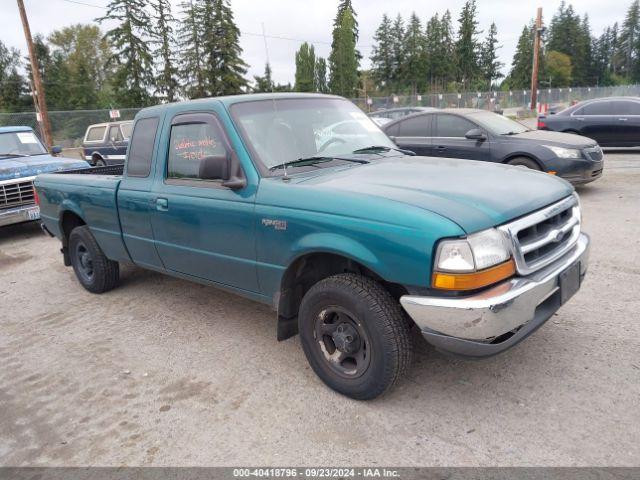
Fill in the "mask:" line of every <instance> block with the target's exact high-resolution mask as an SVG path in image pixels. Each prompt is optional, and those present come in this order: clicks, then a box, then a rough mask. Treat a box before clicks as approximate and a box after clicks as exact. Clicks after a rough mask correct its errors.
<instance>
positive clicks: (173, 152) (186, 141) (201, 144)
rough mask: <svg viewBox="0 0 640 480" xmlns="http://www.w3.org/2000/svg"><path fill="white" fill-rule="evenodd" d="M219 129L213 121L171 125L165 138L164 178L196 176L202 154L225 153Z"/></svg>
mask: <svg viewBox="0 0 640 480" xmlns="http://www.w3.org/2000/svg"><path fill="white" fill-rule="evenodd" d="M229 154H230V152H228V151H227V148H226V147H225V142H224V141H223V136H222V130H221V129H220V127H219V126H218V125H217V123H214V122H198V123H185V124H178V125H173V126H172V127H171V140H170V141H169V157H168V162H167V164H168V168H167V178H173V179H192V180H193V179H195V180H197V179H199V172H200V162H201V160H202V159H203V158H205V157H211V156H228V155H229Z"/></svg>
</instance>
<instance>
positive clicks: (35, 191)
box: [33, 188, 40, 206]
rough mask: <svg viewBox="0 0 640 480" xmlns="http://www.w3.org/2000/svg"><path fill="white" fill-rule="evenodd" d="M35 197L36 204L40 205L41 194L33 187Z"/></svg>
mask: <svg viewBox="0 0 640 480" xmlns="http://www.w3.org/2000/svg"><path fill="white" fill-rule="evenodd" d="M33 199H34V200H35V201H36V205H38V206H40V196H39V195H38V190H36V189H35V188H34V189H33Z"/></svg>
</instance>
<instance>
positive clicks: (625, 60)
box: [618, 0, 640, 82]
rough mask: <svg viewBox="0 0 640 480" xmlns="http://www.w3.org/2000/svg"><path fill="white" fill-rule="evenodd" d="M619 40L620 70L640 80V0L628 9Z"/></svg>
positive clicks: (627, 76) (636, 0) (630, 77)
mask: <svg viewBox="0 0 640 480" xmlns="http://www.w3.org/2000/svg"><path fill="white" fill-rule="evenodd" d="M618 41H619V44H618V45H619V47H618V48H619V52H620V56H621V66H620V67H621V68H620V72H621V73H622V75H623V76H625V77H626V78H627V79H629V80H631V81H634V82H637V81H640V65H638V63H639V61H640V0H634V1H633V2H632V3H631V6H630V7H629V10H627V15H626V17H625V19H624V22H623V23H622V27H621V29H620V37H619V40H618Z"/></svg>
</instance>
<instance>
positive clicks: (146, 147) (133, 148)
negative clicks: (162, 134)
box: [127, 117, 158, 177]
mask: <svg viewBox="0 0 640 480" xmlns="http://www.w3.org/2000/svg"><path fill="white" fill-rule="evenodd" d="M157 130H158V117H150V118H142V119H140V120H138V121H137V122H136V125H135V127H134V129H133V138H132V139H131V145H130V146H129V157H128V159H127V175H128V176H132V177H148V176H149V172H150V171H151V157H152V156H153V146H154V144H155V139H156V131H157Z"/></svg>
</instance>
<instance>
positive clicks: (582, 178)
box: [558, 161, 604, 185]
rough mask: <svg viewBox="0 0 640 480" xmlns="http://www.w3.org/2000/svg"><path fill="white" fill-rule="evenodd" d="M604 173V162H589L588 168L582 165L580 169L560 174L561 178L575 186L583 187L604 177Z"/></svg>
mask: <svg viewBox="0 0 640 480" xmlns="http://www.w3.org/2000/svg"><path fill="white" fill-rule="evenodd" d="M603 171H604V161H600V162H589V163H588V164H587V165H586V166H585V165H581V167H580V168H576V169H571V170H568V171H567V172H566V173H559V174H558V175H559V176H560V178H564V179H565V180H566V181H568V182H570V183H572V184H573V185H583V184H585V183H590V182H593V181H594V180H597V179H598V178H600V177H601V176H602V172H603Z"/></svg>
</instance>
